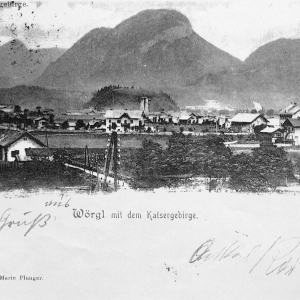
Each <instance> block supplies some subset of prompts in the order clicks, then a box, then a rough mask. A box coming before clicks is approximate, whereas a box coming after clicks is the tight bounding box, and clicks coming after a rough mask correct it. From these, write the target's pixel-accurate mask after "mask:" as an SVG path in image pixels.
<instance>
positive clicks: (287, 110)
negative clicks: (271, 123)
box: [279, 103, 300, 115]
mask: <svg viewBox="0 0 300 300" xmlns="http://www.w3.org/2000/svg"><path fill="white" fill-rule="evenodd" d="M299 110H300V106H299V105H297V104H296V103H291V104H290V105H288V106H287V107H286V108H284V109H282V110H281V111H280V112H279V114H280V115H285V114H288V115H290V114H295V113H296V112H298V111H299Z"/></svg>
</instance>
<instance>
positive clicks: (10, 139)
mask: <svg viewBox="0 0 300 300" xmlns="http://www.w3.org/2000/svg"><path fill="white" fill-rule="evenodd" d="M23 137H27V138H29V139H31V140H33V141H34V142H36V143H37V144H39V145H40V146H42V147H46V145H45V144H44V143H42V142H41V141H40V140H39V139H37V138H36V137H34V136H33V135H31V134H30V133H28V132H20V131H14V132H9V133H8V134H7V135H6V136H5V137H4V138H2V139H1V140H0V146H2V147H9V146H10V145H12V144H14V143H15V142H17V141H18V140H19V139H21V138H23Z"/></svg>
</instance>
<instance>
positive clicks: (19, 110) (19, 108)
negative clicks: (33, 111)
mask: <svg viewBox="0 0 300 300" xmlns="http://www.w3.org/2000/svg"><path fill="white" fill-rule="evenodd" d="M21 111H22V110H21V106H20V105H15V108H14V112H15V113H17V114H19V113H20V112H21Z"/></svg>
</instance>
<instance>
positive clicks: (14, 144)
mask: <svg viewBox="0 0 300 300" xmlns="http://www.w3.org/2000/svg"><path fill="white" fill-rule="evenodd" d="M42 147H46V145H44V144H43V143H42V142H41V141H40V140H39V139H37V138H36V137H34V136H33V135H31V134H30V133H28V132H19V131H14V132H9V133H8V134H6V135H4V136H3V137H2V138H1V139H0V160H2V161H15V160H18V161H28V160H31V158H30V157H28V156H27V155H26V151H25V149H26V148H42Z"/></svg>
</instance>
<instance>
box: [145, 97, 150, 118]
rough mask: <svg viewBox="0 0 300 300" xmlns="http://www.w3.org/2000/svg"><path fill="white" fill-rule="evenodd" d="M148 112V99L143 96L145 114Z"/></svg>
mask: <svg viewBox="0 0 300 300" xmlns="http://www.w3.org/2000/svg"><path fill="white" fill-rule="evenodd" d="M148 113H149V99H148V98H145V114H148Z"/></svg>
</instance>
